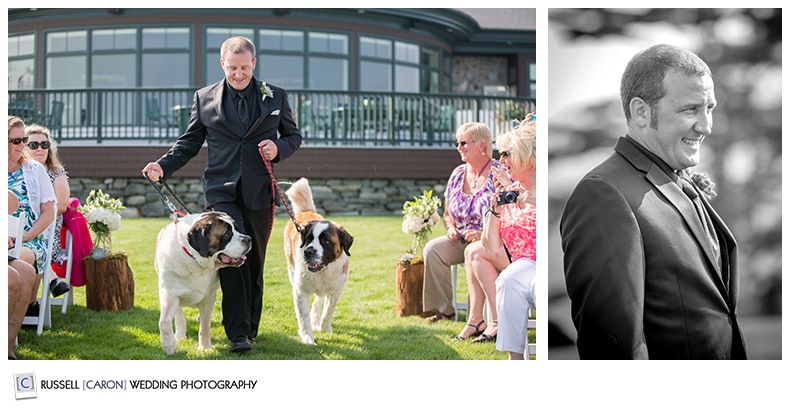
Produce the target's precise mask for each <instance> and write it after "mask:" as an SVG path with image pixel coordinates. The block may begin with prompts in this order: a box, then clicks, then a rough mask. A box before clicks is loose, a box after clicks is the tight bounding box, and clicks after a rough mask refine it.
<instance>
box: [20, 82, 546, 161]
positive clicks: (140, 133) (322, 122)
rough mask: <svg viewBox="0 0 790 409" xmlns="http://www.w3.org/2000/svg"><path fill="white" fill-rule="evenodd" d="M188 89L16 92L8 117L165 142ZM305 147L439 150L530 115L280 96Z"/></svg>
mask: <svg viewBox="0 0 790 409" xmlns="http://www.w3.org/2000/svg"><path fill="white" fill-rule="evenodd" d="M194 91H195V90H194V89H192V88H171V89H78V90H74V89H71V90H16V91H9V92H8V100H9V104H8V113H9V114H12V115H17V116H19V117H22V118H23V119H24V120H25V121H26V123H40V124H42V125H45V126H47V127H48V128H49V129H50V131H51V133H52V136H53V137H54V138H55V139H56V140H57V141H58V142H60V143H63V142H69V141H75V142H76V141H93V142H94V143H103V142H107V141H129V142H132V141H148V142H155V141H159V142H163V143H164V142H172V141H173V140H175V138H177V137H178V136H179V135H180V134H181V133H182V132H183V130H184V129H185V128H186V125H187V123H188V120H189V113H190V109H191V106H192V96H193V93H194ZM288 101H289V103H290V104H291V109H292V110H293V115H294V119H295V120H296V122H297V123H298V124H299V128H300V130H301V131H302V135H303V136H304V138H305V142H306V143H307V144H310V145H311V146H367V147H371V146H381V147H389V146H403V147H412V146H413V147H447V146H452V145H453V142H455V130H456V129H457V128H458V126H459V125H461V124H463V123H465V122H470V121H476V122H484V123H486V124H487V125H488V126H489V127H490V128H491V131H492V132H493V134H494V136H496V135H499V134H501V133H504V132H506V131H507V130H509V129H510V127H511V119H516V118H518V119H520V118H524V116H525V114H526V113H527V112H532V111H534V110H535V101H534V100H529V99H524V98H503V97H482V96H462V95H445V94H425V95H423V94H404V93H377V92H336V91H335V92H330V91H306V90H294V91H289V92H288Z"/></svg>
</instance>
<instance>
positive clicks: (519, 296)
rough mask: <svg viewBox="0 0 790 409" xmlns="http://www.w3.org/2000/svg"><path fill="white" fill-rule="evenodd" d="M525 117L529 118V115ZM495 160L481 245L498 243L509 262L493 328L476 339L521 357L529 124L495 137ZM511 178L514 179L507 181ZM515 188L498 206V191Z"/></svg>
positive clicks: (531, 244) (531, 262) (530, 271)
mask: <svg viewBox="0 0 790 409" xmlns="http://www.w3.org/2000/svg"><path fill="white" fill-rule="evenodd" d="M528 118H532V117H531V116H530V117H528ZM497 148H499V152H500V160H501V161H502V164H503V165H504V167H505V169H506V170H507V172H506V173H505V172H502V171H499V170H497V171H495V172H494V180H495V184H496V186H497V193H496V194H494V198H493V199H492V200H491V210H490V212H489V214H488V216H487V221H486V225H485V229H484V232H483V239H482V242H483V247H484V248H486V249H490V250H496V249H499V248H501V247H502V245H504V246H505V247H506V248H507V249H508V251H509V253H510V256H511V260H512V262H511V263H510V265H508V266H507V268H505V269H504V270H502V272H501V273H500V275H499V278H497V280H496V308H497V313H498V318H499V322H498V323H497V324H498V325H496V326H497V327H498V328H497V330H496V331H497V332H489V331H488V330H486V332H485V333H483V335H481V338H484V339H489V340H490V339H496V347H497V349H498V350H500V351H506V352H508V354H509V358H510V359H524V347H525V344H526V331H527V323H528V315H527V314H528V311H529V309H530V308H534V307H535V305H536V302H535V281H536V270H535V259H536V256H535V243H536V218H537V215H536V209H535V194H534V192H535V165H536V161H535V122H534V120H532V119H528V120H524V121H522V122H521V124H520V125H519V127H518V128H516V129H514V130H512V131H510V132H508V133H506V134H504V135H501V136H499V137H497ZM511 179H515V180H516V181H515V182H514V183H512V184H511V183H510V181H511ZM503 191H511V192H517V193H518V198H517V199H516V201H515V202H514V203H507V204H502V203H500V202H499V201H498V200H497V197H498V196H499V193H500V192H503Z"/></svg>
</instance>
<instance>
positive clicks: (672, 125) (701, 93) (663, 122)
mask: <svg viewBox="0 0 790 409" xmlns="http://www.w3.org/2000/svg"><path fill="white" fill-rule="evenodd" d="M664 86H665V87H666V90H667V92H666V95H664V97H663V98H661V99H660V100H659V101H658V103H657V104H656V106H655V107H654V108H653V109H652V110H651V116H657V126H656V127H652V126H650V127H648V129H646V130H645V138H644V140H645V142H646V143H647V145H648V146H647V148H648V149H650V150H651V151H652V152H653V153H655V154H656V155H658V156H659V157H660V158H661V159H663V160H664V162H666V163H667V164H668V165H669V166H670V167H671V168H672V169H674V170H681V169H686V168H689V167H692V166H696V165H697V164H698V163H699V160H700V147H701V146H702V141H703V139H705V137H707V136H708V135H710V133H711V130H712V128H713V109H714V108H715V107H716V96H715V94H714V93H713V78H711V77H710V76H709V75H702V76H687V75H685V74H683V73H681V72H679V71H676V70H670V71H669V72H667V74H666V76H665V77H664Z"/></svg>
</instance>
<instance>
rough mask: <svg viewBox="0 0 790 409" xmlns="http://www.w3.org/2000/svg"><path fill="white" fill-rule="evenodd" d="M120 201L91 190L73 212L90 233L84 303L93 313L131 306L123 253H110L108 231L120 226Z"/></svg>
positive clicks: (131, 284)
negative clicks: (83, 218)
mask: <svg viewBox="0 0 790 409" xmlns="http://www.w3.org/2000/svg"><path fill="white" fill-rule="evenodd" d="M125 208H126V207H124V206H123V203H121V201H120V200H118V199H115V198H112V197H110V195H108V194H107V193H104V192H102V191H101V190H91V192H90V193H89V194H88V198H87V200H86V201H85V204H84V205H82V206H80V207H79V208H78V209H77V210H78V211H79V212H80V213H82V214H83V215H84V216H85V221H86V222H88V227H89V229H90V231H91V233H93V248H92V249H91V254H90V256H89V257H85V258H84V259H83V260H82V261H83V263H84V265H85V301H86V305H87V307H88V308H90V309H92V310H95V311H104V310H110V311H118V310H125V309H129V308H132V307H133V306H134V278H133V275H132V269H131V268H130V267H129V260H128V257H127V256H126V253H125V252H124V251H123V250H119V251H113V249H112V232H113V231H116V230H118V229H119V228H120V227H121V210H123V209H125Z"/></svg>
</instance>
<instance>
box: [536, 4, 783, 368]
mask: <svg viewBox="0 0 790 409" xmlns="http://www.w3.org/2000/svg"><path fill="white" fill-rule="evenodd" d="M781 17H782V15H781V9H634V10H630V9H612V10H607V9H550V10H549V26H550V27H551V35H554V36H557V37H556V38H555V39H554V40H556V42H562V43H564V44H579V43H585V44H594V43H596V42H599V43H601V44H602V46H603V44H604V43H605V44H612V43H613V42H617V41H623V42H628V41H633V40H634V38H639V39H640V40H642V41H644V40H649V41H650V43H652V44H658V43H669V44H672V43H674V42H673V40H674V39H677V38H683V39H684V44H676V45H679V46H682V47H685V48H688V49H690V50H691V51H693V52H695V53H697V54H698V55H699V56H700V57H701V58H702V59H703V60H704V61H705V62H706V63H707V64H708V65H709V66H710V68H711V71H712V72H713V77H714V82H715V92H716V98H717V100H718V107H717V108H716V110H715V111H714V119H713V134H712V135H711V136H710V137H708V138H706V139H705V142H704V146H703V151H702V162H701V163H700V164H699V165H698V166H697V167H696V168H695V170H697V171H703V172H707V173H708V174H709V175H710V176H711V178H712V179H713V181H714V182H716V184H717V186H716V190H717V192H718V193H719V195H718V197H716V198H715V199H714V200H713V206H714V207H715V208H716V210H717V212H718V213H719V214H720V215H721V216H722V218H723V219H724V220H725V221H726V222H727V224H728V225H729V227H730V229H731V230H732V232H733V234H734V235H735V237H736V239H737V240H738V244H739V257H740V258H739V266H740V272H741V273H740V276H741V280H740V284H741V292H740V298H739V315H740V316H741V317H743V318H742V321H743V322H744V327H748V328H746V330H747V333H746V337H747V338H746V342H747V348H749V352H750V357H761V358H769V359H774V358H781V312H782V308H781V306H782V275H781V274H782V241H781V239H782V139H781V137H782V66H781V59H782V36H781V35H782V32H781V29H782V27H781ZM658 27H660V30H659V29H658ZM657 33H660V34H657ZM689 44H692V46H688V45H689ZM643 48H646V46H645V47H643ZM552 54H553V53H552V46H550V47H549V60H551V59H552ZM633 54H634V53H630V55H628V56H627V59H630V57H631V56H632V55H633ZM627 59H626V61H627ZM563 63H564V64H566V65H567V64H572V65H573V66H574V67H577V68H575V69H576V70H578V75H581V76H584V75H585V72H586V71H587V68H588V67H589V65H588V64H606V62H605V61H564V62H563ZM552 64H553V62H550V64H549V67H550V69H549V71H550V74H551V75H555V74H556V71H555V70H554V69H553V67H554V66H553V65H552ZM624 68H625V64H622V65H617V66H615V65H612V66H610V67H607V69H611V70H613V71H616V72H617V74H618V79H619V75H620V74H622V71H623V69H624ZM587 80H588V81H595V79H594V78H588V79H587ZM559 81H562V79H561V78H560V79H555V78H551V79H550V86H549V105H550V106H551V105H552V104H560V102H561V101H557V100H556V99H555V98H553V97H554V96H555V93H554V92H552V87H553V86H554V85H555V84H556V83H558V82H559ZM618 86H619V83H618V85H617V86H615V89H613V90H611V91H612V94H611V96H607V97H604V98H601V99H599V100H597V101H594V102H591V103H584V104H577V105H575V106H569V107H565V108H564V109H563V110H562V111H561V112H560V113H554V114H551V115H550V117H549V133H548V139H547V141H548V147H547V149H548V158H549V176H548V189H547V190H548V194H549V212H548V215H549V219H548V229H549V242H548V244H549V252H548V256H549V280H548V282H549V297H548V299H549V323H550V328H549V329H550V331H549V347H550V348H551V347H556V346H562V345H565V346H566V348H569V347H568V345H572V342H573V341H572V340H573V339H575V331H574V328H573V324H572V323H571V320H570V302H569V300H568V298H567V294H566V292H565V284H564V278H563V267H562V249H561V244H560V235H559V219H560V216H561V213H562V209H563V207H564V205H565V202H566V200H567V198H568V196H569V195H570V192H571V190H572V189H573V188H574V186H575V185H576V183H577V182H578V180H579V179H580V178H581V177H582V176H583V175H584V174H585V173H586V172H587V171H589V170H590V169H592V167H594V166H595V165H596V164H598V163H600V162H601V161H602V160H603V159H605V158H606V157H607V156H609V155H610V154H611V153H612V152H613V151H612V147H613V146H614V143H615V141H616V139H617V138H618V137H620V136H622V135H624V134H625V132H626V125H625V116H624V114H623V112H622V107H621V104H620V99H619V96H618V95H617V93H618V92H619V88H617V87H618ZM777 327H778V328H777ZM776 338H778V339H776ZM573 349H574V350H575V347H573ZM549 357H550V358H551V359H558V357H555V356H552V353H551V352H550V356H549ZM559 359H562V357H559Z"/></svg>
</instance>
